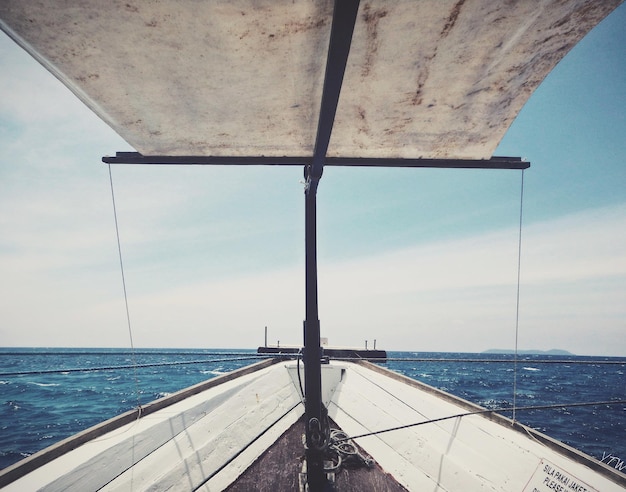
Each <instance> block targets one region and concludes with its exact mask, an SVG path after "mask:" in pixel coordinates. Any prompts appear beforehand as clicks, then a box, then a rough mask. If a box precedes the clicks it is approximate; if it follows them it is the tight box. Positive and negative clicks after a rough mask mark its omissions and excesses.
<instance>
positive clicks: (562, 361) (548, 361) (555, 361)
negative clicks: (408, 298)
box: [340, 357, 626, 365]
mask: <svg viewBox="0 0 626 492" xmlns="http://www.w3.org/2000/svg"><path fill="white" fill-rule="evenodd" d="M340 360H358V359H348V358H344V359H340ZM521 361H523V362H528V363H530V364H568V365H569V364H572V365H573V364H587V365H625V364H626V359H616V360H597V359H590V360H574V359H521ZM387 362H463V363H466V362H478V363H500V364H502V363H504V364H513V363H515V360H514V359H450V358H437V359H433V358H428V357H397V358H396V357H388V358H387Z"/></svg>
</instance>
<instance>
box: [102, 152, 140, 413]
mask: <svg viewBox="0 0 626 492" xmlns="http://www.w3.org/2000/svg"><path fill="white" fill-rule="evenodd" d="M108 166H109V182H110V183H111V201H112V203H113V217H114V219H115V236H116V238H117V251H118V254H119V258H120V272H121V274H122V288H123V290H124V305H125V307H126V321H127V323H128V338H129V340H130V351H131V359H132V361H133V365H136V357H135V344H134V343H133V330H132V327H131V323H130V310H129V309H128V294H127V292H126V278H125V276H124V262H123V261H122V244H121V242H120V229H119V225H118V222H117V207H116V206H115V192H114V191H113V175H112V174H111V164H109V165H108ZM134 379H135V394H136V395H137V407H139V408H141V401H140V397H139V378H138V377H137V370H136V368H135V371H134Z"/></svg>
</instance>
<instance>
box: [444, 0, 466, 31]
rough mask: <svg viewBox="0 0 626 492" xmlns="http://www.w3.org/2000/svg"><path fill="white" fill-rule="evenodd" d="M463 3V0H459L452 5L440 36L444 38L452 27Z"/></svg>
mask: <svg viewBox="0 0 626 492" xmlns="http://www.w3.org/2000/svg"><path fill="white" fill-rule="evenodd" d="M464 3H465V0H459V1H458V2H457V3H456V5H455V6H454V8H453V9H452V12H450V16H449V17H448V21H447V22H446V25H445V26H443V30H442V31H441V37H442V38H445V37H446V36H447V35H448V34H449V33H450V31H451V30H452V28H453V27H454V24H456V21H457V19H458V18H459V14H460V13H461V7H463V4H464Z"/></svg>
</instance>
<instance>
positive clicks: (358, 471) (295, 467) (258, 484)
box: [226, 418, 407, 492]
mask: <svg viewBox="0 0 626 492" xmlns="http://www.w3.org/2000/svg"><path fill="white" fill-rule="evenodd" d="M331 426H332V427H333V428H338V426H337V425H336V424H335V423H334V422H331ZM303 432H304V420H303V418H301V419H300V420H299V421H298V422H296V423H295V424H294V425H293V426H291V427H290V428H289V429H288V430H287V431H285V433H284V434H283V435H282V436H281V437H280V438H279V439H278V440H277V441H276V443H274V445H272V446H271V447H270V448H268V449H267V450H266V451H265V452H264V453H263V454H262V455H261V456H259V458H258V459H257V460H256V461H255V462H254V463H253V464H252V465H250V467H249V468H248V469H247V470H246V471H245V472H244V473H243V474H242V475H241V476H240V477H239V478H238V479H237V480H236V481H235V482H234V483H232V484H231V485H230V486H229V487H228V488H227V489H226V491H227V492H248V491H250V490H255V491H268V492H275V491H292V490H298V489H299V473H300V471H301V470H302V462H303V460H304V446H303V444H302V434H303ZM360 451H361V452H362V453H363V454H366V453H364V452H363V451H362V450H360ZM334 490H336V491H338V492H362V491H364V490H384V491H389V492H406V490H407V489H405V488H404V487H403V486H402V485H400V484H399V483H398V482H397V481H396V480H395V479H394V478H393V477H392V476H391V475H390V474H388V473H386V472H385V471H384V470H383V469H382V468H381V467H380V466H379V465H378V463H375V464H374V466H372V467H371V468H342V469H341V471H339V472H338V473H337V474H336V475H335V485H334Z"/></svg>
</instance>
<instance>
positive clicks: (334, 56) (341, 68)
mask: <svg viewBox="0 0 626 492" xmlns="http://www.w3.org/2000/svg"><path fill="white" fill-rule="evenodd" d="M358 10H359V0H335V8H334V11H333V23H332V27H331V30H330V46H329V48H328V58H327V59H326V73H325V75H324V89H323V91H322V102H321V106H320V115H319V119H318V121H317V135H316V139H315V150H314V152H313V164H312V169H311V174H312V175H314V176H316V177H321V175H322V171H323V168H324V165H325V164H326V152H327V151H328V144H329V142H330V136H331V134H332V131H333V124H334V122H335V114H336V113H337V105H338V104H339V96H340V94H341V85H342V84H343V76H344V74H345V71H346V65H347V63H348V55H349V54H350V45H351V44H352V33H353V32H354V25H355V24H356V17H357V12H358Z"/></svg>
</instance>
